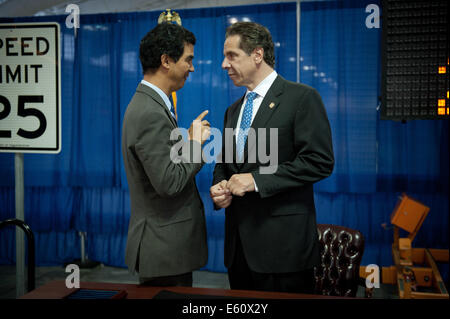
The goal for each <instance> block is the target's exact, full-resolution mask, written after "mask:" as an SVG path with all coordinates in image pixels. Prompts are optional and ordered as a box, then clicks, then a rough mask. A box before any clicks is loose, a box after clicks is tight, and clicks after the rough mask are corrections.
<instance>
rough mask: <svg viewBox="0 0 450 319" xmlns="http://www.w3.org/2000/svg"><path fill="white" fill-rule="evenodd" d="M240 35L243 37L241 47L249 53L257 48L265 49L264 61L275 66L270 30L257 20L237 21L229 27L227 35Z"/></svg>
mask: <svg viewBox="0 0 450 319" xmlns="http://www.w3.org/2000/svg"><path fill="white" fill-rule="evenodd" d="M233 35H239V36H240V38H241V41H240V44H239V47H240V48H241V49H242V50H243V51H244V52H245V53H247V54H248V55H250V54H251V53H252V52H253V50H255V49H256V48H263V49H264V61H265V62H266V63H267V64H268V65H269V66H271V67H272V68H273V67H275V53H274V49H273V41H272V36H271V35H270V32H269V30H268V29H267V28H266V27H264V26H263V25H261V24H258V23H255V22H236V23H234V24H232V25H230V26H229V27H228V28H227V31H226V34H225V37H226V38H228V37H230V36H233Z"/></svg>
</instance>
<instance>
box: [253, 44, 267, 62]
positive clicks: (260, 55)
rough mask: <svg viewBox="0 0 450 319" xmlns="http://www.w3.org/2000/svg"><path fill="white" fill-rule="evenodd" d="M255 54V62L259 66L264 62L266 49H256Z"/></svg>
mask: <svg viewBox="0 0 450 319" xmlns="http://www.w3.org/2000/svg"><path fill="white" fill-rule="evenodd" d="M253 53H254V54H255V57H254V59H255V62H256V63H257V64H259V63H261V62H262V61H263V60H264V49H263V48H256V49H255V50H253Z"/></svg>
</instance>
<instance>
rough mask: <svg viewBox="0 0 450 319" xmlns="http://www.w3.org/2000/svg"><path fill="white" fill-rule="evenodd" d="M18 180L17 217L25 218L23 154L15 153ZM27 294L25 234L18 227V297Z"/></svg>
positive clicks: (15, 168) (16, 180) (16, 179)
mask: <svg viewBox="0 0 450 319" xmlns="http://www.w3.org/2000/svg"><path fill="white" fill-rule="evenodd" d="M14 170H15V182H16V218H17V219H19V220H25V212H24V178H23V175H24V174H23V154H22V153H16V154H15V155H14ZM24 294H25V236H24V233H23V231H22V229H20V228H18V227H16V297H17V298H19V297H20V296H22V295H24Z"/></svg>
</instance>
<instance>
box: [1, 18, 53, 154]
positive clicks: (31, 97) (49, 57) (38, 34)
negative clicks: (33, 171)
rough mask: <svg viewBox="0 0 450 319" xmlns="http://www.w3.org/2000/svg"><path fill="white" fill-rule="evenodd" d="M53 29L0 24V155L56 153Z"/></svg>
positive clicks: (44, 26) (48, 26) (45, 24)
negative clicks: (4, 153) (2, 153)
mask: <svg viewBox="0 0 450 319" xmlns="http://www.w3.org/2000/svg"><path fill="white" fill-rule="evenodd" d="M60 74H61V63H60V41H59V24H57V23H50V22H48V23H17V24H0V152H10V153H59V152H60V151H61V83H60V82H61V75H60Z"/></svg>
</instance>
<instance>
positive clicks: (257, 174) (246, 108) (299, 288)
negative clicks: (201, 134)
mask: <svg viewBox="0 0 450 319" xmlns="http://www.w3.org/2000/svg"><path fill="white" fill-rule="evenodd" d="M273 48H274V47H273V42H272V38H271V35H270V32H269V31H268V30H267V29H266V28H265V27H263V26H261V25H259V24H256V23H253V22H238V23H235V24H233V25H231V26H230V27H229V28H228V29H227V33H226V40H225V44H224V56H225V58H224V60H223V63H222V68H223V69H225V70H226V71H227V72H228V75H229V77H230V78H231V80H232V81H233V83H234V84H235V85H236V86H245V87H246V88H247V92H246V94H245V95H244V96H243V97H242V98H240V99H239V100H237V101H236V102H235V103H234V104H232V105H231V106H230V107H229V108H228V109H227V111H226V113H225V120H224V130H225V131H226V130H228V131H229V130H230V129H236V130H237V132H236V134H235V137H234V138H233V142H234V143H233V147H232V149H231V148H230V147H227V145H226V144H227V143H226V135H227V133H226V132H225V134H224V136H225V137H224V143H223V148H222V156H221V157H220V160H219V161H218V162H217V164H216V166H215V169H214V178H213V186H212V187H211V189H210V193H211V197H212V199H213V202H214V204H215V208H216V209H220V208H225V209H226V210H225V266H226V267H227V268H228V275H229V281H230V287H231V288H232V289H248V290H268V291H284V292H300V293H312V292H313V287H314V278H313V276H314V275H313V268H314V266H315V265H317V264H318V262H319V245H318V235H317V228H316V227H317V226H316V214H315V206H314V196H313V183H315V182H317V181H319V180H321V179H323V178H325V177H327V176H329V175H330V174H331V172H332V170H333V166H334V155H333V148H332V140H331V130H330V125H329V122H328V118H327V115H326V111H325V108H324V105H323V103H322V100H321V98H320V96H319V94H318V93H317V91H316V90H315V89H313V88H311V87H309V86H307V85H304V84H299V83H293V82H289V81H287V80H285V79H283V78H282V77H281V76H279V75H277V73H276V72H275V71H274V64H275V57H274V49H273ZM250 125H251V126H250ZM264 128H265V129H266V130H264ZM252 129H253V131H252V132H253V135H254V136H253V138H250V134H249V135H248V138H247V137H246V132H251V130H252ZM270 129H272V131H270ZM249 130H250V131H249ZM275 132H277V133H278V134H274V133H275ZM262 135H266V136H262ZM255 137H256V138H255ZM264 137H265V140H266V144H267V143H268V141H270V143H275V146H277V147H276V148H275V151H276V152H277V154H275V155H277V157H276V156H275V157H274V158H276V159H277V162H276V163H273V161H272V162H269V163H266V162H267V161H266V160H264V161H263V160H262V157H261V155H260V154H263V155H266V154H267V151H269V150H271V149H272V147H270V148H269V145H264V144H263V145H261V143H260V141H261V140H264ZM272 146H273V145H272ZM230 151H231V152H233V154H235V156H234V157H233V160H231V161H230V160H227V158H228V159H229V158H231V157H230V156H227V153H229V152H230ZM272 152H273V151H272ZM241 154H242V155H241ZM256 154H257V156H255V155H256ZM272 155H273V154H272ZM255 157H256V160H250V159H252V158H253V159H254V158H255ZM264 169H265V170H264Z"/></svg>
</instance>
